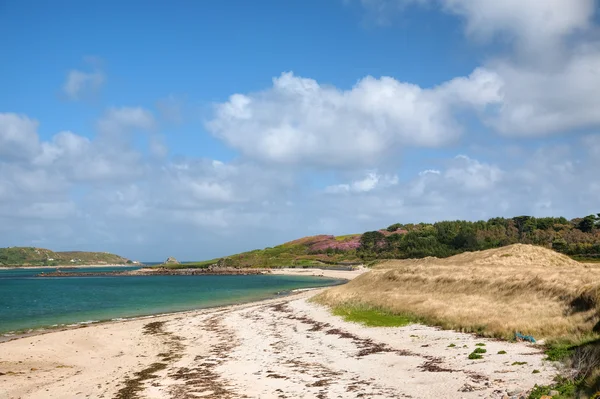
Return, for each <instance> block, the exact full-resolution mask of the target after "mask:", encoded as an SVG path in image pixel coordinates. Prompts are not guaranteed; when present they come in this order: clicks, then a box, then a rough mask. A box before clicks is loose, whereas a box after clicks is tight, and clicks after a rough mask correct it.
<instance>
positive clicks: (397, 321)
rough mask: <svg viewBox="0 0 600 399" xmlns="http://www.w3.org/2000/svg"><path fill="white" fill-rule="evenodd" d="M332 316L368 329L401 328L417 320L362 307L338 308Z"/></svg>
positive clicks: (407, 316)
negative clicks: (362, 325)
mask: <svg viewBox="0 0 600 399" xmlns="http://www.w3.org/2000/svg"><path fill="white" fill-rule="evenodd" d="M333 314H334V315H336V316H341V317H343V318H344V320H346V321H351V322H354V323H360V324H364V325H365V326H369V327H403V326H407V325H409V324H414V323H418V322H419V321H418V319H416V318H415V317H412V316H410V315H398V314H392V313H389V312H385V311H383V310H379V309H375V308H369V307H363V306H338V307H335V308H333Z"/></svg>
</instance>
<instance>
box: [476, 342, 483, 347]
mask: <svg viewBox="0 0 600 399" xmlns="http://www.w3.org/2000/svg"><path fill="white" fill-rule="evenodd" d="M475 346H485V344H484V343H483V342H480V343H478V344H475Z"/></svg>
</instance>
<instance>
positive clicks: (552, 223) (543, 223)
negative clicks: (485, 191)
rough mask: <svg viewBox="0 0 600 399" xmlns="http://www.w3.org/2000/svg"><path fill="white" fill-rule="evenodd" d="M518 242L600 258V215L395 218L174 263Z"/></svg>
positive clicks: (406, 252)
mask: <svg viewBox="0 0 600 399" xmlns="http://www.w3.org/2000/svg"><path fill="white" fill-rule="evenodd" d="M518 243H521V244H533V245H536V246H540V247H545V248H548V249H553V250H554V251H556V252H560V253H562V254H565V255H568V256H570V257H572V258H574V259H577V260H581V261H600V216H595V215H590V216H586V217H584V218H575V219H572V220H570V221H569V220H567V219H565V218H563V217H557V218H554V217H544V218H535V217H531V216H517V217H514V218H492V219H489V220H487V221H483V220H480V221H476V222H470V221H464V220H455V221H442V222H436V223H418V224H413V223H409V224H401V223H396V224H393V225H391V226H389V227H387V228H386V229H380V230H377V231H368V232H365V233H363V234H351V235H347V236H338V237H335V236H332V235H317V236H311V237H305V238H301V239H298V240H295V241H290V242H288V243H285V244H282V245H278V246H276V247H272V248H265V249H258V250H254V251H249V252H244V253H241V254H237V255H231V256H228V257H224V258H221V259H211V260H208V261H204V262H196V263H186V264H182V265H178V266H174V267H209V266H211V265H222V266H228V267H244V268H246V267H284V266H323V265H333V264H343V263H370V262H372V261H380V260H385V259H409V258H426V257H431V256H434V257H438V258H446V257H450V256H453V255H457V254H461V253H464V252H467V251H471V252H472V251H481V250H487V249H492V248H501V247H505V246H508V245H512V244H518ZM513 255H515V256H517V255H516V254H513ZM530 255H531V254H530ZM531 256H534V255H531ZM524 261H526V259H524Z"/></svg>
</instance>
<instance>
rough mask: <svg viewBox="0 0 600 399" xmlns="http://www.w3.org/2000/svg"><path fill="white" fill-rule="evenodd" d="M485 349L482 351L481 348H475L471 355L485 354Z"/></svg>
mask: <svg viewBox="0 0 600 399" xmlns="http://www.w3.org/2000/svg"><path fill="white" fill-rule="evenodd" d="M486 352H487V349H483V348H475V350H474V351H473V353H486Z"/></svg>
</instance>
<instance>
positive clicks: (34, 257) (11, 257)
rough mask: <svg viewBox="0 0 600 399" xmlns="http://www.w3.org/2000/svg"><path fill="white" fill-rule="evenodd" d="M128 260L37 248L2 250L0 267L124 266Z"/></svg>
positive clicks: (105, 254) (107, 254) (104, 255)
mask: <svg viewBox="0 0 600 399" xmlns="http://www.w3.org/2000/svg"><path fill="white" fill-rule="evenodd" d="M126 263H131V262H130V261H129V260H128V259H126V258H123V257H121V256H118V255H114V254H110V253H108V252H83V251H68V252H54V251H51V250H49V249H44V248H35V247H10V248H0V266H65V265H69V266H76V265H102V264H107V265H115V264H116V265H124V264H126Z"/></svg>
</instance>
